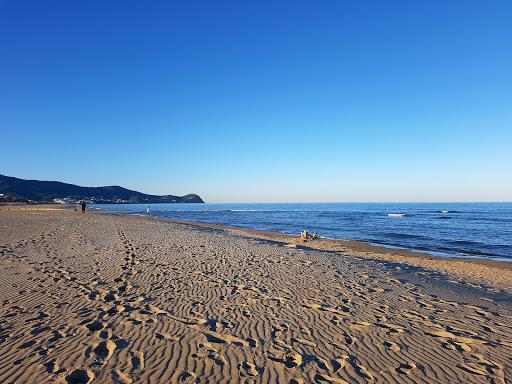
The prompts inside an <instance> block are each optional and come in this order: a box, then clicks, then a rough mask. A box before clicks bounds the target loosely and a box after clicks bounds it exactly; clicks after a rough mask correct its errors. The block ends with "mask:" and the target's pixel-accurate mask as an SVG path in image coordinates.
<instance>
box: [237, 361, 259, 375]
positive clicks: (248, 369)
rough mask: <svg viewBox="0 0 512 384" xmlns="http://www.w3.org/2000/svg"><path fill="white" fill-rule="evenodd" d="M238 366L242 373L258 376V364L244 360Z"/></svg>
mask: <svg viewBox="0 0 512 384" xmlns="http://www.w3.org/2000/svg"><path fill="white" fill-rule="evenodd" d="M238 368H239V369H240V372H241V373H242V374H245V375H249V376H258V369H257V368H256V365H254V364H253V363H251V362H249V361H244V362H243V363H242V364H239V366H238Z"/></svg>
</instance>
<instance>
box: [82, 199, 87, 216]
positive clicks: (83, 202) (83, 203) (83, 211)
mask: <svg viewBox="0 0 512 384" xmlns="http://www.w3.org/2000/svg"><path fill="white" fill-rule="evenodd" d="M86 206H87V204H85V201H82V213H85V207H86Z"/></svg>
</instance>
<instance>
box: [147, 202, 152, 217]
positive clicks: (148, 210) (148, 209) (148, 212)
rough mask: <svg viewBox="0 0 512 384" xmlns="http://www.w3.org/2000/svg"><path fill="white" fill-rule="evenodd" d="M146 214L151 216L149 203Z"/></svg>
mask: <svg viewBox="0 0 512 384" xmlns="http://www.w3.org/2000/svg"><path fill="white" fill-rule="evenodd" d="M146 216H147V217H150V216H151V209H150V208H149V205H148V207H147V208H146Z"/></svg>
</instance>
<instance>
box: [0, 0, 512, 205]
mask: <svg viewBox="0 0 512 384" xmlns="http://www.w3.org/2000/svg"><path fill="white" fill-rule="evenodd" d="M511 20H512V1H509V0H505V1H499V0H495V1H482V0H481V1H472V0H458V1H449V0H448V1H447V0H439V1H419V0H418V1H416V0H404V1H382V0H376V1H336V0H332V1H322V0H320V1H295V0H294V1H239V0H233V1H211V0H205V1H126V0H122V1H121V0H119V1H105V0H101V1H90V0H87V1H85V0H83V1H67V0H62V1H51V0H47V1H39V0H37V1H23V0H12V1H9V0H7V1H6V0H0V140H1V145H0V173H2V174H6V175H9V176H16V177H21V178H32V179H44V180H60V181H66V182H71V183H74V184H80V185H88V186H93V185H94V186H99V185H112V184H116V185H122V186H125V187H128V188H132V189H137V190H140V191H142V192H146V193H158V194H185V193H192V192H194V193H198V194H200V195H201V196H202V197H204V198H205V199H206V200H207V201H209V202H220V201H223V202H224V201H225V202H231V201H232V202H235V201H236V202H238V201H248V202H255V201H489V200H491V201H492V200H498V201H510V200H512V22H511Z"/></svg>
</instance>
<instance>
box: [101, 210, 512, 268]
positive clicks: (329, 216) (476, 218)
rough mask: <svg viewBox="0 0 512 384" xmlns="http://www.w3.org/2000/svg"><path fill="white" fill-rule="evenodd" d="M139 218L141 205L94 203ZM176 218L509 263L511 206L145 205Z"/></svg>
mask: <svg viewBox="0 0 512 384" xmlns="http://www.w3.org/2000/svg"><path fill="white" fill-rule="evenodd" d="M94 207H96V208H100V209H102V210H104V211H105V212H114V211H122V212H124V213H129V214H144V213H145V210H146V207H147V205H143V204H119V205H95V206H94ZM150 208H151V211H152V214H153V215H154V216H157V217H166V218H172V219H177V220H186V221H196V222H203V223H214V224H223V225H230V226H234V227H243V228H251V229H259V230H267V231H274V232H284V233H289V234H297V235H298V234H299V233H300V231H302V230H303V229H307V230H308V231H309V232H313V231H316V232H318V235H319V236H320V237H325V238H331V239H349V240H362V241H366V242H369V243H372V244H378V245H384V246H390V247H399V248H404V249H409V250H415V251H423V252H427V253H430V254H432V255H434V256H439V257H463V258H470V257H473V258H474V257H478V258H487V259H494V260H504V261H512V203H435V204H434V203H428V204H427V203H415V204H409V203H400V204H388V203H386V204H377V203H321V204H317V203H307V204H300V203H297V204H295V203H290V204H277V203H276V204H150Z"/></svg>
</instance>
